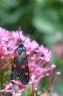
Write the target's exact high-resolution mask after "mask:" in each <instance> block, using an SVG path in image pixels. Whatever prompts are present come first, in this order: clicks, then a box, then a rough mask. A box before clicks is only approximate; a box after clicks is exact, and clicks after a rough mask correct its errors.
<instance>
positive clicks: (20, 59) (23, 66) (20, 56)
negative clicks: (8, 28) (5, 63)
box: [11, 27, 29, 85]
mask: <svg viewBox="0 0 63 96" xmlns="http://www.w3.org/2000/svg"><path fill="white" fill-rule="evenodd" d="M18 33H19V45H18V47H17V48H16V49H15V51H14V62H13V64H12V69H11V80H15V79H16V78H17V76H18V77H19V79H20V81H21V82H22V83H23V84H24V85H27V84H28V82H29V67H28V61H27V55H26V49H25V47H24V45H23V42H24V41H25V40H24V41H22V42H21V39H20V27H19V30H18ZM28 36H29V35H27V36H26V38H27V37H28ZM26 38H25V39H26Z"/></svg>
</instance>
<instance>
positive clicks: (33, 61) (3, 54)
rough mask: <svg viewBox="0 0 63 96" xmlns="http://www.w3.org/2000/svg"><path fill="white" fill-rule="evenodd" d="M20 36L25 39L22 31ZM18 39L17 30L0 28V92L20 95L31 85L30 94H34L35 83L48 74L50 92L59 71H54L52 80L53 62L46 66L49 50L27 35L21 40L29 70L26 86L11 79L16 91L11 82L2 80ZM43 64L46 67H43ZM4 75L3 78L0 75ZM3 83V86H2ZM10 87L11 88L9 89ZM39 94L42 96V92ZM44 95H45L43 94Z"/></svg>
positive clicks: (8, 68)
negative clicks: (54, 74)
mask: <svg viewBox="0 0 63 96" xmlns="http://www.w3.org/2000/svg"><path fill="white" fill-rule="evenodd" d="M20 38H21V40H22V41H24V40H25V36H24V35H23V33H22V31H20ZM18 41H19V34H18V30H17V31H16V32H14V31H12V32H11V31H7V30H5V29H3V28H0V72H1V74H0V77H1V78H2V79H1V80H0V85H2V86H1V90H0V92H1V93H2V92H4V93H7V92H10V93H11V94H13V96H21V94H22V92H24V91H26V89H28V87H31V89H30V90H31V92H30V94H33V95H30V96H34V94H38V93H39V92H38V89H37V85H38V83H39V82H40V79H41V78H43V77H45V76H48V77H49V82H48V88H47V91H48V92H50V90H51V87H52V85H53V83H54V82H55V81H56V79H57V77H58V76H59V75H60V72H57V73H56V76H55V77H54V79H53V80H52V71H53V70H54V69H55V68H56V66H55V65H54V64H52V65H51V66H47V64H48V62H49V61H50V57H51V52H50V51H48V49H47V48H45V47H44V46H43V45H40V46H39V44H38V43H37V42H36V41H35V40H31V39H30V38H29V37H28V38H27V39H26V40H25V41H24V42H23V44H24V46H25V48H26V54H27V59H28V66H29V71H30V80H29V84H28V86H24V85H23V84H22V83H21V82H20V81H17V80H12V82H13V83H14V85H16V86H17V87H18V88H17V90H18V91H17V92H16V91H15V90H14V89H13V88H12V87H13V84H12V83H11V82H9V83H6V82H7V81H8V80H7V81H6V80H4V78H7V77H6V74H7V73H6V72H8V70H10V68H11V65H12V62H13V58H14V56H13V52H14V50H15V48H16V47H17V46H18ZM44 65H45V66H46V67H44ZM2 75H3V76H5V77H4V78H3V77H2ZM5 83H6V84H5ZM3 85H5V88H4V87H3ZM10 88H12V90H10ZM4 96H5V95H4ZM28 96H29V95H28ZM39 96H43V95H42V93H40V94H39ZM44 96H46V95H44Z"/></svg>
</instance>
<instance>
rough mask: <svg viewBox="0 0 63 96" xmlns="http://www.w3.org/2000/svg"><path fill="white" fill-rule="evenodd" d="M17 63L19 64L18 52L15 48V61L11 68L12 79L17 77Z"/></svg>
mask: <svg viewBox="0 0 63 96" xmlns="http://www.w3.org/2000/svg"><path fill="white" fill-rule="evenodd" d="M17 65H18V56H17V52H16V50H15V52H14V61H13V64H12V69H11V80H14V79H16V77H17V74H16V69H17Z"/></svg>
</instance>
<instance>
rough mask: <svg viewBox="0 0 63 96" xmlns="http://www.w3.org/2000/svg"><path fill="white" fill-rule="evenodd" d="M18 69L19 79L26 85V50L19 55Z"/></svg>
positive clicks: (27, 68) (27, 80)
mask: <svg viewBox="0 0 63 96" xmlns="http://www.w3.org/2000/svg"><path fill="white" fill-rule="evenodd" d="M20 58H21V59H20V63H19V65H20V71H19V74H20V75H19V79H20V80H21V82H22V83H23V84H24V85H27V84H28V82H29V67H28V62H27V56H26V52H23V53H22V55H21V57H20Z"/></svg>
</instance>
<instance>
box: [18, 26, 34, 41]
mask: <svg viewBox="0 0 63 96" xmlns="http://www.w3.org/2000/svg"><path fill="white" fill-rule="evenodd" d="M34 29H35V28H32V29H31V31H30V32H29V34H28V35H27V36H26V37H25V39H24V41H25V40H26V39H27V38H28V37H29V36H30V34H31V32H32V31H33V30H34ZM20 31H21V28H20V26H19V27H18V34H19V43H24V41H22V42H21V38H20Z"/></svg>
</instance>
